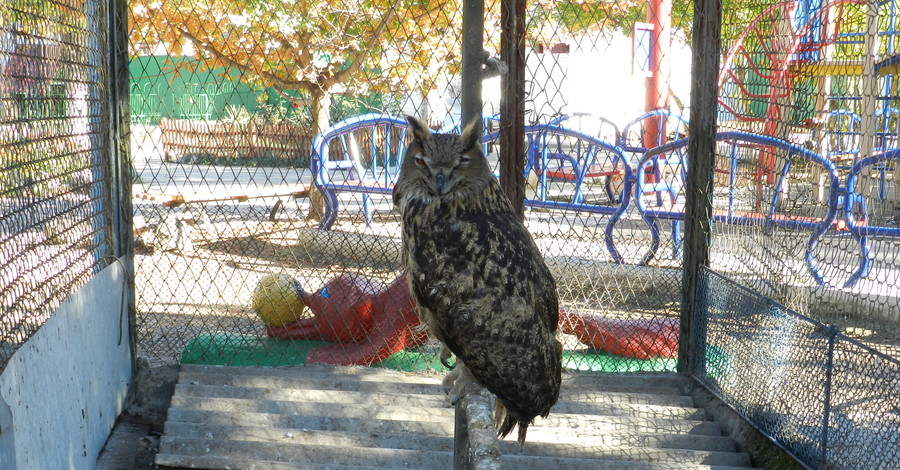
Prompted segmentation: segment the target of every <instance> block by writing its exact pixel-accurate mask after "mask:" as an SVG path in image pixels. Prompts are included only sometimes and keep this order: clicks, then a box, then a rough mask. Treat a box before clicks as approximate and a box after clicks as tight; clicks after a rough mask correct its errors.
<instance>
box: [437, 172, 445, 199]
mask: <svg viewBox="0 0 900 470" xmlns="http://www.w3.org/2000/svg"><path fill="white" fill-rule="evenodd" d="M445 181H446V177H445V176H444V172H442V171H441V172H438V174H437V175H435V176H434V187H435V188H436V189H437V195H438V196H441V195H443V194H444V182H445Z"/></svg>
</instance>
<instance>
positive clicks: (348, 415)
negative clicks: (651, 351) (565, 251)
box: [156, 365, 750, 470]
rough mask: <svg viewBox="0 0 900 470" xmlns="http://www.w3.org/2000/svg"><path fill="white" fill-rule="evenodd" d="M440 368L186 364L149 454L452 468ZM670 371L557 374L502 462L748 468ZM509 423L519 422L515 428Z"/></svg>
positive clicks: (165, 461) (240, 464)
mask: <svg viewBox="0 0 900 470" xmlns="http://www.w3.org/2000/svg"><path fill="white" fill-rule="evenodd" d="M440 380H441V376H440V375H421V374H404V373H400V372H394V371H388V370H383V369H372V368H361V367H354V368H346V367H337V368H334V367H321V366H301V367H294V368H240V367H215V366H194V365H184V366H183V367H182V371H181V374H180V377H179V382H178V384H177V386H176V390H175V394H174V396H173V397H172V404H171V408H170V409H169V413H168V419H167V421H166V426H165V434H164V435H163V437H162V440H161V444H160V451H159V454H158V455H157V457H156V463H157V464H158V465H160V466H163V467H176V468H206V469H241V468H243V469H250V468H252V469H256V470H266V469H272V470H281V469H300V468H302V469H312V470H325V469H328V470H332V469H333V470H338V469H357V470H358V469H360V468H406V469H450V468H452V467H453V449H454V443H453V425H454V409H453V408H452V407H450V406H449V405H448V402H447V399H446V396H445V395H444V393H443V389H442V387H441V385H440ZM686 387H687V382H686V381H685V380H684V379H683V378H681V377H679V376H676V375H665V374H663V375H660V374H653V375H650V374H646V375H630V374H600V375H598V374H590V375H587V374H575V375H567V376H564V379H563V391H562V395H561V397H560V401H559V403H558V404H557V405H556V407H555V408H554V409H553V412H552V413H551V415H550V416H549V417H548V418H547V419H539V420H537V421H536V422H535V423H534V424H533V425H532V426H531V427H530V428H529V430H528V440H527V442H526V443H525V445H524V446H521V447H520V446H519V445H518V444H517V443H516V442H515V441H514V438H513V437H512V436H510V437H509V438H507V439H508V440H506V441H501V442H500V450H501V453H502V454H503V457H502V464H503V466H504V468H507V469H521V470H531V469H533V470H546V469H554V470H562V469H591V470H595V469H629V470H631V469H634V470H638V469H640V470H647V469H660V470H662V469H673V470H674V469H710V470H712V469H716V470H730V469H737V468H742V469H746V468H748V467H750V459H749V457H748V456H747V455H746V454H742V453H737V452H736V451H735V444H734V442H733V441H732V440H731V439H730V438H728V437H723V436H722V435H721V430H720V428H719V426H718V424H716V423H715V422H712V421H708V420H706V418H705V413H704V411H703V410H700V409H697V408H694V406H693V403H692V400H691V398H690V397H689V396H686V395H684V394H683V393H684V392H685V391H686ZM514 434H515V433H514Z"/></svg>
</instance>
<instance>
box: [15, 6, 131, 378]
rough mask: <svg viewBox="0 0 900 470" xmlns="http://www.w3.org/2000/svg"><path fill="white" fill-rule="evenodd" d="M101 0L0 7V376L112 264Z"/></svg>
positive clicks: (105, 39)
mask: <svg viewBox="0 0 900 470" xmlns="http://www.w3.org/2000/svg"><path fill="white" fill-rule="evenodd" d="M107 23H108V11H107V3H106V2H97V1H78V2H66V3H65V4H60V3H55V2H34V1H24V0H22V1H20V0H9V1H7V2H5V3H4V4H3V6H2V7H0V207H2V209H0V212H2V216H0V306H2V312H0V370H2V369H3V368H4V367H5V366H6V364H7V362H8V361H9V359H10V357H11V356H12V354H13V353H15V352H16V350H18V348H19V347H20V346H21V345H22V344H23V343H25V341H27V340H28V338H30V337H31V336H32V335H33V334H34V333H35V332H36V331H37V330H38V329H39V328H40V327H41V326H42V325H43V324H44V323H45V322H46V321H47V320H48V319H49V318H50V316H51V314H52V313H53V312H54V311H55V310H56V309H57V308H58V307H59V306H60V304H61V303H62V302H63V301H64V300H65V299H66V298H67V297H68V296H69V295H70V294H72V293H73V292H75V291H76V290H77V289H78V288H80V287H81V286H83V285H85V284H86V283H87V282H88V281H89V280H90V279H91V277H92V276H93V274H95V273H97V272H98V271H99V270H101V269H102V268H103V267H105V266H107V265H108V264H109V263H110V262H111V260H113V259H114V253H113V252H112V246H113V231H112V224H113V216H114V214H113V211H112V209H111V204H110V203H111V200H112V198H111V194H112V192H113V191H114V188H113V185H112V181H113V180H112V176H111V169H112V163H111V158H110V157H111V153H110V150H109V149H110V143H109V142H110V134H109V129H110V120H109V116H110V113H109V94H108V83H109V82H108V79H109V61H108V60H109V54H108V51H109V47H108V45H109V27H108V24H107Z"/></svg>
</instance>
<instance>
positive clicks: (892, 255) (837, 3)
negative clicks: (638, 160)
mask: <svg viewBox="0 0 900 470" xmlns="http://www.w3.org/2000/svg"><path fill="white" fill-rule="evenodd" d="M896 11H897V6H896V4H895V2H893V1H885V2H881V1H879V2H868V3H867V2H858V1H842V0H833V1H828V2H821V3H814V2H802V1H800V2H782V3H768V2H756V3H754V4H752V5H748V6H747V7H746V9H744V10H738V11H728V12H727V13H726V14H725V17H724V18H723V27H722V31H723V54H724V58H723V62H722V70H721V72H720V75H719V86H720V95H719V102H720V107H719V128H720V130H736V131H745V132H749V133H753V134H756V135H762V136H766V137H772V138H774V139H777V140H778V141H780V143H779V144H778V147H779V148H781V149H782V150H778V151H776V150H774V148H773V147H771V146H756V147H755V148H746V149H744V150H743V151H741V152H740V153H739V154H738V157H737V158H736V159H730V160H729V159H728V158H721V156H720V159H719V160H717V165H716V172H717V178H722V179H721V180H717V183H716V188H717V191H719V190H720V191H721V192H717V193H716V194H715V196H714V198H715V199H716V201H717V203H716V207H722V208H723V209H725V208H726V207H727V208H728V210H731V209H730V208H731V207H732V206H734V208H735V209H734V210H739V211H741V214H740V215H741V216H746V215H752V217H751V218H752V219H753V220H752V223H731V221H729V220H725V222H726V223H723V224H719V225H718V226H717V227H716V229H715V235H714V240H713V246H712V248H711V250H712V255H711V257H712V260H713V267H714V268H715V269H716V270H717V271H720V272H725V273H729V275H732V276H734V277H735V278H736V279H740V280H741V282H742V283H744V284H745V285H748V286H752V287H753V288H754V289H756V290H758V291H759V292H762V293H764V294H765V295H768V296H770V297H772V298H773V299H775V300H777V301H779V302H781V303H784V304H785V305H787V306H788V307H790V308H792V309H794V310H796V311H799V312H801V313H803V314H805V315H808V316H811V317H813V318H815V319H816V320H819V321H822V322H825V323H829V324H834V325H835V326H837V327H838V328H840V329H841V331H843V332H844V333H846V334H849V335H851V336H854V337H857V338H859V339H862V340H863V341H866V342H867V343H868V344H871V345H874V346H876V347H878V348H879V349H880V350H882V351H885V352H887V353H889V354H891V355H894V356H895V357H896V356H897V355H898V338H900V328H898V324H900V317H898V316H897V312H898V311H900V288H898V277H897V273H898V272H900V271H898V264H897V253H898V252H900V238H898V235H900V230H898V228H900V197H898V195H900V193H898V190H900V186H898V185H897V183H896V181H897V172H898V170H900V166H898V160H897V158H896V155H895V153H894V149H895V148H896V147H897V144H896V136H897V129H896V117H895V110H894V108H895V106H896V99H897V93H896V76H895V74H896V70H895V69H894V68H893V67H894V66H893V65H892V64H893V63H894V61H895V59H896V56H895V54H896V52H895V49H896V47H897V45H898V43H897V41H898V39H900V38H898V36H897V30H896ZM787 144H790V146H792V147H795V148H794V149H793V150H790V151H789V153H790V154H789V155H786V154H784V151H785V150H786V149H787V148H788V147H787V146H786V145H787ZM800 149H806V150H807V151H809V152H810V153H809V154H808V155H807V154H805V153H804V152H803V151H801V150H800ZM735 164H736V166H735ZM729 168H730V169H729ZM730 173H733V174H730ZM729 177H732V178H735V180H734V182H735V183H736V184H734V185H731V184H723V183H724V180H725V179H727V178H729ZM748 178H749V179H748ZM742 180H743V181H742ZM720 181H722V183H720ZM722 199H725V200H727V201H728V204H725V205H722V204H719V202H718V201H722ZM732 201H733V203H732ZM738 206H741V208H738ZM717 220H719V219H717Z"/></svg>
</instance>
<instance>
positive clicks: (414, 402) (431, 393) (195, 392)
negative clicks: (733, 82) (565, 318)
mask: <svg viewBox="0 0 900 470" xmlns="http://www.w3.org/2000/svg"><path fill="white" fill-rule="evenodd" d="M220 382H224V380H223V381H220ZM328 386H329V387H331V388H334V387H335V386H336V384H335V383H334V382H333V381H332V382H330V383H329V384H328ZM377 388H378V387H377V385H376V384H371V386H370V387H368V390H365V391H360V390H346V389H341V390H333V389H327V393H323V392H324V391H325V390H323V388H322V387H319V388H313V387H310V388H308V389H298V388H288V389H278V388H258V387H242V386H235V385H233V384H229V386H224V385H221V384H220V385H190V384H188V385H185V384H178V385H176V388H175V396H177V397H195V398H243V399H248V400H260V401H267V400H268V401H272V400H277V401H286V402H304V403H335V404H338V403H342V404H367V405H372V406H382V405H395V406H410V407H421V408H428V407H434V408H440V407H448V408H449V407H450V403H449V401H448V399H447V397H446V396H445V395H444V394H443V393H441V392H437V393H435V390H434V389H433V388H431V389H428V390H424V392H427V393H412V392H415V391H416V390H410V389H406V392H407V393H399V391H397V392H390V393H387V392H381V391H379V392H378V393H374V392H375V391H376V390H377ZM401 390H402V387H401ZM418 391H419V392H423V390H421V389H420V390H418ZM553 412H554V413H575V414H600V415H608V416H634V417H646V418H673V419H677V418H680V419H703V416H704V415H703V413H702V411H701V410H698V409H696V408H693V407H689V406H666V405H645V404H643V403H637V404H628V403H626V404H613V403H585V402H582V401H572V400H564V399H563V400H560V401H559V402H558V403H557V404H556V406H554V407H553Z"/></svg>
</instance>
